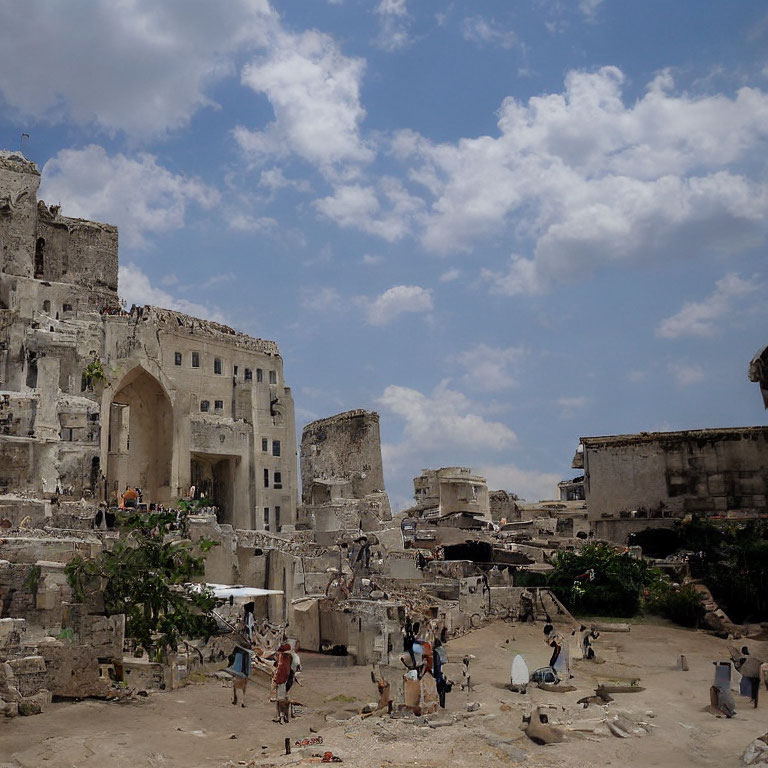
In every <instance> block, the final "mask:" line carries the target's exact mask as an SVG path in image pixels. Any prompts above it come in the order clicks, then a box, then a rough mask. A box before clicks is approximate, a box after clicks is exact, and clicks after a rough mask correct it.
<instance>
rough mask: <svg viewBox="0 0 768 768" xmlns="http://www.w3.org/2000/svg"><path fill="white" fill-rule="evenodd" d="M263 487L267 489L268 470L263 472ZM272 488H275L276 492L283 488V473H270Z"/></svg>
mask: <svg viewBox="0 0 768 768" xmlns="http://www.w3.org/2000/svg"><path fill="white" fill-rule="evenodd" d="M264 487H265V488H269V470H268V469H265V470H264ZM272 487H273V488H276V489H277V490H281V489H282V487H283V473H282V472H273V473H272Z"/></svg>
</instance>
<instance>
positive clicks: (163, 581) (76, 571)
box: [66, 512, 216, 653]
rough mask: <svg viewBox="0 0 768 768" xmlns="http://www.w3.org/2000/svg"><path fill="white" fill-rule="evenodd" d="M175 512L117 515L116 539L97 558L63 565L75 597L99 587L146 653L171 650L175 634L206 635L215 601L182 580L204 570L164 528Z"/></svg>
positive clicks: (188, 546)
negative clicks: (195, 590)
mask: <svg viewBox="0 0 768 768" xmlns="http://www.w3.org/2000/svg"><path fill="white" fill-rule="evenodd" d="M173 520H175V513H174V512H166V513H157V514H142V513H136V514H131V515H128V516H126V517H123V518H122V519H121V538H120V540H119V541H118V542H116V543H115V545H114V547H113V548H112V549H111V550H105V551H103V552H102V553H101V554H100V555H99V556H98V557H96V558H83V557H81V556H79V555H78V556H76V557H74V558H73V559H72V560H70V562H69V563H68V564H67V566H66V573H67V578H68V580H69V584H70V586H71V587H72V592H73V596H74V597H75V599H76V600H79V601H85V600H87V599H88V597H89V595H91V594H92V593H94V592H97V591H102V592H103V595H104V606H105V609H106V611H107V613H109V614H117V613H124V614H125V627H126V635H127V636H128V637H131V638H133V639H134V640H136V642H137V643H138V644H139V645H141V646H142V647H143V648H145V649H146V650H147V652H148V653H149V652H151V651H152V649H153V648H154V649H163V648H165V647H170V648H172V649H174V650H175V649H176V647H177V643H178V640H179V638H180V637H205V638H207V637H209V636H210V635H211V634H213V632H215V630H216V623H215V621H214V620H213V618H212V617H210V616H209V615H207V614H208V612H209V611H210V610H211V609H212V608H213V606H214V601H213V598H212V597H211V595H210V594H208V593H207V592H205V591H202V592H193V593H190V592H189V591H188V590H187V589H186V588H185V587H184V586H183V585H184V584H185V583H188V582H191V581H194V580H195V579H197V578H199V577H200V576H202V575H203V563H204V555H198V554H196V552H195V546H196V545H195V544H193V543H192V542H191V541H189V540H188V539H178V538H173V533H171V532H169V531H168V529H169V528H170V526H171V524H172V521H173Z"/></svg>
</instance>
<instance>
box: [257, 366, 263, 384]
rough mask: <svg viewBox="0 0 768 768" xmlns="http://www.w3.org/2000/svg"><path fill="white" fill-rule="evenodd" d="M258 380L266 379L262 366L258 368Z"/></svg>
mask: <svg viewBox="0 0 768 768" xmlns="http://www.w3.org/2000/svg"><path fill="white" fill-rule="evenodd" d="M256 381H264V371H262V370H261V368H257V369H256Z"/></svg>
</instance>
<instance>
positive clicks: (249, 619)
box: [243, 602, 256, 645]
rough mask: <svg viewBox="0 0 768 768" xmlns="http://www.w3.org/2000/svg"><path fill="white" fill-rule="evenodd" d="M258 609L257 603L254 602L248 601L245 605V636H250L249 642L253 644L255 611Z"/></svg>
mask: <svg viewBox="0 0 768 768" xmlns="http://www.w3.org/2000/svg"><path fill="white" fill-rule="evenodd" d="M255 609H256V604H255V603H253V602H250V603H246V604H245V605H244V606H243V611H244V613H243V626H244V628H245V636H246V637H247V638H248V642H249V643H250V644H251V645H253V626H254V619H253V612H254V610H255Z"/></svg>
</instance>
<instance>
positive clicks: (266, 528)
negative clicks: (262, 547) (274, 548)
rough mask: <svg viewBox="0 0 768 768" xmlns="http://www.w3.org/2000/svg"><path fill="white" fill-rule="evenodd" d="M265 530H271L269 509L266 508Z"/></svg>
mask: <svg viewBox="0 0 768 768" xmlns="http://www.w3.org/2000/svg"><path fill="white" fill-rule="evenodd" d="M264 530H265V531H268V530H269V507H264Z"/></svg>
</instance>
